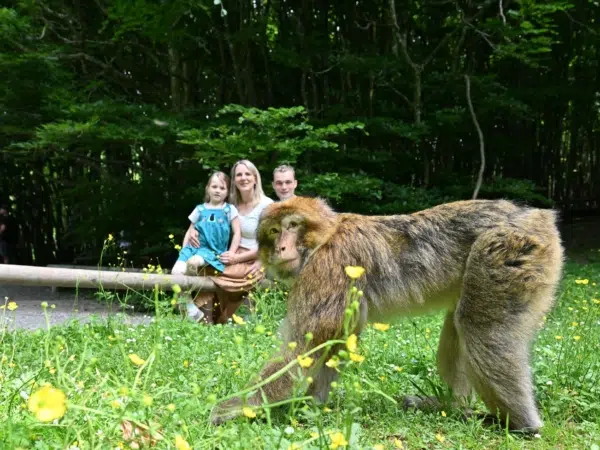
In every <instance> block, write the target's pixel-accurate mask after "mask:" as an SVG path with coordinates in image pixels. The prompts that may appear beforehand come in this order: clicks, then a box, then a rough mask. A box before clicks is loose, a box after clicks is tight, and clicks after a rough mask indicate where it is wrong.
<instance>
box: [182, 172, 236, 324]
mask: <svg viewBox="0 0 600 450" xmlns="http://www.w3.org/2000/svg"><path fill="white" fill-rule="evenodd" d="M228 186H229V177H228V176H227V175H225V174H224V173H223V172H215V173H213V174H212V175H211V176H210V178H209V179H208V183H207V184H206V188H205V190H204V192H205V194H204V204H201V205H198V206H196V207H195V208H194V210H193V211H192V213H191V214H190V215H189V216H188V218H189V219H190V222H191V223H190V227H189V229H188V232H187V233H186V235H185V238H184V240H183V247H182V249H181V250H180V252H179V258H178V259H177V261H176V262H175V265H174V266H173V270H172V271H171V273H172V274H173V275H196V274H197V271H198V269H199V268H201V267H203V266H205V265H210V266H212V267H213V268H214V269H215V270H217V271H219V272H223V271H224V270H225V265H224V264H223V263H222V262H221V261H220V259H219V257H220V256H221V254H222V253H224V252H226V251H227V245H228V244H229V238H230V236H231V235H232V234H233V236H232V238H231V244H230V245H229V253H232V254H233V253H235V252H236V251H237V249H238V246H239V244H240V239H241V231H240V221H239V219H238V211H237V208H236V207H235V206H233V205H231V204H229V203H226V202H225V199H226V198H227V194H228V188H227V187H228ZM193 229H196V230H197V231H198V240H199V241H200V247H192V246H191V245H189V244H188V242H189V235H190V231H191V230H193ZM186 302H187V315H188V317H190V318H191V319H192V320H195V321H199V320H201V319H202V318H203V317H204V316H205V313H204V312H203V311H201V310H200V309H199V308H198V307H197V306H196V305H195V304H194V302H193V300H192V299H191V298H189V299H186ZM206 307H207V310H208V311H210V310H211V309H212V305H206ZM207 319H208V317H207ZM208 321H209V322H212V321H211V320H208Z"/></svg>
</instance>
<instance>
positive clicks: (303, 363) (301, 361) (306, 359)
mask: <svg viewBox="0 0 600 450" xmlns="http://www.w3.org/2000/svg"><path fill="white" fill-rule="evenodd" d="M312 363H313V359H312V358H311V357H310V356H306V357H304V358H302V357H301V356H298V364H300V366H301V367H304V368H306V367H310V365H311V364H312Z"/></svg>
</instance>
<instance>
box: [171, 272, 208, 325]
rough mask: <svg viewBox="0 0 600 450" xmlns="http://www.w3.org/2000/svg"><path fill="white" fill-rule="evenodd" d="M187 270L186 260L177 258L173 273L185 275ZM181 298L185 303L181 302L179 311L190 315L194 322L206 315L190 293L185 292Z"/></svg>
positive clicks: (187, 315)
mask: <svg viewBox="0 0 600 450" xmlns="http://www.w3.org/2000/svg"><path fill="white" fill-rule="evenodd" d="M186 271H187V263H186V262H185V261H181V260H177V261H176V262H175V265H174V266H173V269H172V270H171V274H172V275H185V274H186ZM181 300H183V301H184V302H185V303H180V304H179V312H180V313H181V315H183V316H186V317H188V318H189V319H190V320H193V321H194V322H198V321H199V320H201V319H202V318H203V317H204V313H203V312H202V311H200V309H198V307H197V306H196V305H195V304H194V302H193V300H192V297H191V296H190V295H189V294H183V295H182V296H181Z"/></svg>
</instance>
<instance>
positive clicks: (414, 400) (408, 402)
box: [402, 395, 440, 411]
mask: <svg viewBox="0 0 600 450" xmlns="http://www.w3.org/2000/svg"><path fill="white" fill-rule="evenodd" d="M402 400H403V401H402V407H403V409H404V410H407V409H411V408H414V409H419V410H422V411H429V410H433V409H438V408H440V402H439V400H438V399H437V398H436V397H419V396H415V395H406V396H405V397H404V398H403V399H402Z"/></svg>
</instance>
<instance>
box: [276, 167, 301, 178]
mask: <svg viewBox="0 0 600 450" xmlns="http://www.w3.org/2000/svg"><path fill="white" fill-rule="evenodd" d="M288 170H289V171H290V172H292V174H293V175H294V178H296V171H295V170H294V168H293V167H292V166H289V165H287V164H282V165H280V166H277V167H275V170H273V176H275V172H287V171H288Z"/></svg>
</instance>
